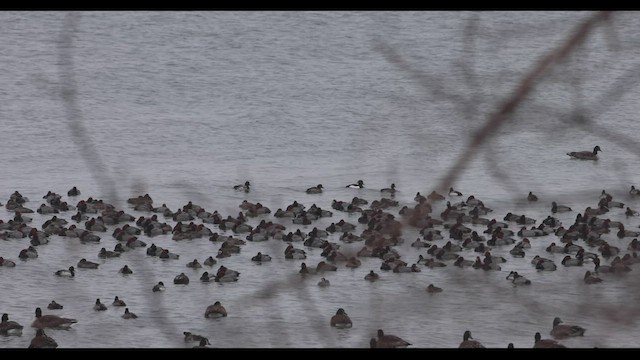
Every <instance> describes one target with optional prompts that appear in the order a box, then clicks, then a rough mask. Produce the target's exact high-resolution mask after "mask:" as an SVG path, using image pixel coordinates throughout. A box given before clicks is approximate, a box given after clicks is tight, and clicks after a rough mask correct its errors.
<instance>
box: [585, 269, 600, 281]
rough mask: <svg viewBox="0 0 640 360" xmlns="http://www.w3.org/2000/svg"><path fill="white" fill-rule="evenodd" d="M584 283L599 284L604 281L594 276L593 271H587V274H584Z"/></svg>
mask: <svg viewBox="0 0 640 360" xmlns="http://www.w3.org/2000/svg"><path fill="white" fill-rule="evenodd" d="M584 282H585V283H586V284H597V283H599V282H602V279H601V278H599V277H597V276H595V275H593V274H592V273H591V271H589V270H587V272H585V273H584Z"/></svg>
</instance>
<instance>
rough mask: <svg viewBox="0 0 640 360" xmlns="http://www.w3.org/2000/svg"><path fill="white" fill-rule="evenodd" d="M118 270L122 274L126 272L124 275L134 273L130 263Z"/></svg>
mask: <svg viewBox="0 0 640 360" xmlns="http://www.w3.org/2000/svg"><path fill="white" fill-rule="evenodd" d="M118 272H119V273H120V274H124V275H129V274H133V270H131V268H129V265H125V266H123V267H122V268H121V269H120V270H118Z"/></svg>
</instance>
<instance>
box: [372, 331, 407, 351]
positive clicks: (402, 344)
mask: <svg viewBox="0 0 640 360" xmlns="http://www.w3.org/2000/svg"><path fill="white" fill-rule="evenodd" d="M374 340H375V343H374V344H375V346H373V347H375V348H396V349H403V348H406V347H408V346H409V345H411V343H410V342H408V341H406V340H404V339H402V338H401V337H398V336H396V335H390V334H385V333H384V331H382V329H378V337H377V339H374Z"/></svg>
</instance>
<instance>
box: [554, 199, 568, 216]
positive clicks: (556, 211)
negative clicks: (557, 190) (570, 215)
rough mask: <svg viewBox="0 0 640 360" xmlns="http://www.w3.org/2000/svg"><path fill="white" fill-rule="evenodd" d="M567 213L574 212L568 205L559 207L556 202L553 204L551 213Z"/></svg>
mask: <svg viewBox="0 0 640 360" xmlns="http://www.w3.org/2000/svg"><path fill="white" fill-rule="evenodd" d="M567 211H573V210H572V209H571V208H570V207H568V206H566V205H558V204H557V203H556V202H555V201H553V202H552V203H551V212H552V213H554V214H555V213H559V212H567Z"/></svg>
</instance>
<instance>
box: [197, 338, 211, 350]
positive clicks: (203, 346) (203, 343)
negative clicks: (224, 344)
mask: <svg viewBox="0 0 640 360" xmlns="http://www.w3.org/2000/svg"><path fill="white" fill-rule="evenodd" d="M207 345H211V343H209V340H208V339H207V338H202V339H200V342H199V343H198V345H196V346H194V347H193V349H207V348H209V347H208V346H207Z"/></svg>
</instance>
